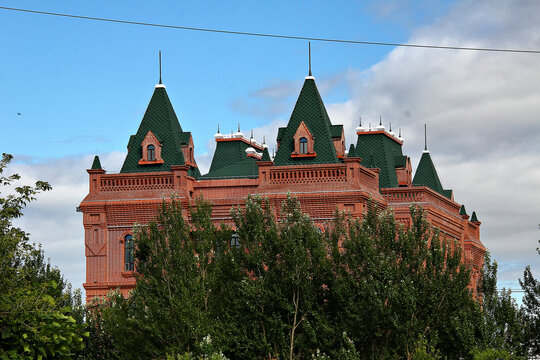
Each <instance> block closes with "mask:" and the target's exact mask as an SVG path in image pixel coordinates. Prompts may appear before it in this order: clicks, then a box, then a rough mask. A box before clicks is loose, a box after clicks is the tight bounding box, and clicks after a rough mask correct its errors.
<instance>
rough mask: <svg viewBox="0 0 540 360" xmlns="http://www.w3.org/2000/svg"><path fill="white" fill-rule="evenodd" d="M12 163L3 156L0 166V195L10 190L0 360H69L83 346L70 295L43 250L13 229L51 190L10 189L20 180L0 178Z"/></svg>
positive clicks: (0, 209) (0, 268) (0, 262)
mask: <svg viewBox="0 0 540 360" xmlns="http://www.w3.org/2000/svg"><path fill="white" fill-rule="evenodd" d="M11 159H12V157H11V155H7V154H3V157H2V160H0V189H1V190H2V191H6V188H7V189H8V191H9V190H11V193H10V194H8V195H3V196H2V197H0V358H2V359H36V358H37V359H41V358H47V357H54V358H58V359H62V358H68V357H71V356H73V355H74V354H75V352H77V351H78V350H80V349H82V346H83V333H82V330H81V328H82V327H81V325H79V324H77V322H76V320H75V318H74V315H75V316H77V314H76V313H74V312H72V309H71V307H70V305H71V304H72V301H73V298H72V294H71V289H70V287H69V286H68V285H67V284H66V283H65V282H64V280H63V277H62V275H61V274H60V271H59V270H58V269H57V268H54V267H52V266H51V265H50V264H49V263H48V262H46V261H45V260H44V255H43V250H42V249H41V248H40V247H39V246H36V245H34V244H31V243H30V242H29V237H28V234H27V233H25V232H24V231H23V230H21V229H19V228H17V227H14V226H13V220H14V219H16V218H19V217H21V216H22V210H23V209H24V207H25V206H26V205H27V204H28V203H29V202H31V201H33V200H35V196H36V194H37V193H39V192H41V191H47V190H50V188H51V187H50V186H49V184H47V183H45V182H42V181H38V182H36V184H35V186H27V185H26V186H17V187H14V188H13V189H10V187H11V185H12V184H13V183H14V182H15V181H17V180H19V176H18V175H17V174H14V175H10V176H4V175H2V174H3V172H4V170H5V168H6V166H7V165H8V164H9V162H10V161H11ZM79 299H80V297H79ZM78 315H79V318H78V320H79V321H80V322H82V318H81V317H80V313H79V314H78Z"/></svg>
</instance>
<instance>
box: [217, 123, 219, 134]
mask: <svg viewBox="0 0 540 360" xmlns="http://www.w3.org/2000/svg"><path fill="white" fill-rule="evenodd" d="M217 132H218V134H219V123H218V124H217Z"/></svg>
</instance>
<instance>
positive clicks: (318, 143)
mask: <svg viewBox="0 0 540 360" xmlns="http://www.w3.org/2000/svg"><path fill="white" fill-rule="evenodd" d="M302 123H304V124H305V126H306V127H307V129H308V131H309V132H310V134H311V135H312V138H313V151H314V153H315V156H311V157H293V156H291V155H292V154H293V152H294V151H295V144H294V136H295V134H296V132H297V131H298V128H299V127H300V125H301V124H302ZM342 129H343V128H342V126H340V125H338V126H333V125H332V123H331V122H330V118H329V117H328V113H327V112H326V108H325V106H324V103H323V101H322V99H321V95H320V94H319V90H318V89H317V85H316V84H315V78H314V77H313V76H307V77H306V79H305V81H304V85H303V86H302V90H301V91H300V95H299V96H298V100H297V101H296V105H295V106H294V110H293V112H292V114H291V118H290V119H289V123H288V124H287V127H285V128H280V129H279V130H278V138H277V141H278V143H279V148H278V150H277V153H276V156H275V158H274V164H275V165H276V166H282V165H309V164H331V163H339V162H340V160H339V159H338V157H337V155H336V150H335V147H334V143H333V141H332V137H333V135H335V134H337V133H339V134H340V135H339V136H341V131H342Z"/></svg>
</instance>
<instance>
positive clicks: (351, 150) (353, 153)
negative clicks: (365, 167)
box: [347, 144, 356, 157]
mask: <svg viewBox="0 0 540 360" xmlns="http://www.w3.org/2000/svg"><path fill="white" fill-rule="evenodd" d="M347 157H356V150H355V148H354V144H351V146H349V152H348V153H347Z"/></svg>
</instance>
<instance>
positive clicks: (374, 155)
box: [355, 122, 407, 188]
mask: <svg viewBox="0 0 540 360" xmlns="http://www.w3.org/2000/svg"><path fill="white" fill-rule="evenodd" d="M374 130H375V131H365V132H364V131H362V132H358V140H357V142H356V149H355V153H356V156H358V157H360V158H361V159H362V165H363V166H365V167H367V168H379V169H381V172H380V174H379V187H380V188H391V187H398V186H399V184H398V179H397V175H396V168H399V167H405V164H406V162H407V156H405V155H403V152H402V149H401V146H402V142H401V140H399V139H398V138H395V137H394V136H391V135H390V134H389V133H387V132H385V128H384V126H383V125H382V122H380V123H379V127H377V128H375V129H374Z"/></svg>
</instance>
